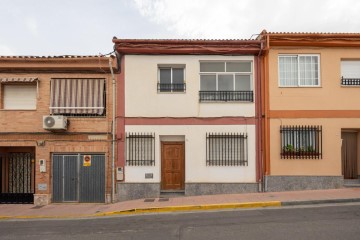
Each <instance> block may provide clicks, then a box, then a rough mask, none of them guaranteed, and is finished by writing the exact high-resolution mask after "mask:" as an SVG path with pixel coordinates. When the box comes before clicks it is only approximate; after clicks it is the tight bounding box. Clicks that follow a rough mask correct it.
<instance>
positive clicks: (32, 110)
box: [0, 109, 37, 112]
mask: <svg viewBox="0 0 360 240" xmlns="http://www.w3.org/2000/svg"><path fill="white" fill-rule="evenodd" d="M0 111H4V112H6V111H9V112H15V111H26V112H34V111H37V109H0Z"/></svg>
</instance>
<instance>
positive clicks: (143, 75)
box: [114, 39, 259, 200]
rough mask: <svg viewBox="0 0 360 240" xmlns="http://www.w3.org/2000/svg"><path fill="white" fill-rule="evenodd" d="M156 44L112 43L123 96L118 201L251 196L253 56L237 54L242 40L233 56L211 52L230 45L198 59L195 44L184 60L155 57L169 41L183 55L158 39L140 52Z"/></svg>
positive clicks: (254, 141)
mask: <svg viewBox="0 0 360 240" xmlns="http://www.w3.org/2000/svg"><path fill="white" fill-rule="evenodd" d="M135 41H136V40H135ZM154 41H155V42H156V41H161V40H144V42H143V43H142V45H140V47H139V43H138V42H136V44H135V43H132V42H131V41H130V40H119V39H117V40H114V42H115V46H116V50H117V51H118V53H120V54H121V57H120V59H121V62H122V63H121V65H122V69H121V74H120V79H119V82H120V84H121V82H123V85H122V86H120V88H118V89H122V90H123V93H124V97H123V100H124V101H123V102H124V107H123V108H122V109H121V111H123V114H124V121H123V124H124V126H120V129H121V127H122V129H123V131H124V132H123V134H124V135H123V136H124V137H123V140H124V143H123V144H124V145H123V146H122V147H120V148H119V149H123V150H124V151H123V152H121V151H119V156H120V160H119V161H118V164H119V165H120V166H121V167H123V171H124V178H123V181H119V182H118V185H117V187H118V189H117V190H118V196H119V198H120V200H126V199H135V198H144V197H159V196H160V195H162V194H169V193H171V194H174V193H176V194H185V195H202V194H219V193H238V192H256V191H257V189H258V185H257V182H258V179H257V177H258V176H257V167H258V162H257V157H258V156H257V153H256V152H257V141H259V139H257V138H258V137H257V131H258V130H257V127H256V124H257V121H256V104H257V93H256V85H257V83H256V78H257V71H258V70H257V62H256V57H255V56H254V54H250V53H248V52H246V54H241V51H240V50H241V49H242V48H243V45H241V44H245V43H242V42H241V40H240V41H237V42H241V44H240V45H239V50H238V52H237V53H236V54H231V55H228V54H224V55H221V54H214V53H215V50H216V49H218V50H224V49H225V50H228V51H230V49H231V47H230V45H229V46H228V45H226V44H225V43H227V42H228V41H224V42H222V43H223V44H222V45H221V44H219V45H215V46H216V47H215V50H211V51H210V50H209V52H208V53H203V54H197V53H196V51H197V48H200V47H199V46H196V45H195V44H200V45H201V43H198V42H197V40H193V41H192V42H191V43H190V44H192V45H194V46H193V48H194V49H193V50H192V51H190V53H189V52H187V51H183V52H181V54H179V52H177V50H169V52H166V53H163V52H161V50H163V49H166V46H165V45H166V44H168V43H169V41H170V44H172V43H173V42H172V41H174V44H175V48H177V49H178V50H179V51H182V50H184V49H185V47H184V46H182V44H181V41H180V43H179V40H164V42H163V44H161V45H158V46H157V47H154V46H152V47H151V48H150V49H152V50H153V52H152V53H148V51H145V50H144V48H146V47H149V46H150V45H152V44H153V43H154ZM166 41H167V42H166ZM183 41H186V40H183ZM212 41H213V40H208V41H207V43H206V44H208V43H212ZM234 41H235V40H234ZM254 42H256V41H254ZM132 44H133V45H132ZM238 44H239V43H238ZM141 47H143V48H141ZM232 47H233V46H232ZM129 48H131V49H133V51H138V52H136V54H133V52H132V51H130V50H129ZM194 53H195V54H194ZM119 94H121V93H119V92H118V95H119ZM122 154H123V156H121V155H122ZM122 157H123V159H122Z"/></svg>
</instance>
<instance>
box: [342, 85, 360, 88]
mask: <svg viewBox="0 0 360 240" xmlns="http://www.w3.org/2000/svg"><path fill="white" fill-rule="evenodd" d="M340 87H343V88H359V87H360V85H340Z"/></svg>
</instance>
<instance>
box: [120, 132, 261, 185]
mask: <svg viewBox="0 0 360 240" xmlns="http://www.w3.org/2000/svg"><path fill="white" fill-rule="evenodd" d="M125 131H126V132H143V133H146V132H148V133H150V132H151V133H155V136H156V139H155V166H151V167H143V166H125V182H127V183H146V182H148V183H151V182H153V183H159V182H161V144H160V140H159V139H160V137H163V136H171V135H172V136H174V135H177V136H185V182H186V183H211V182H213V183H254V182H255V179H256V173H255V172H256V171H255V166H256V165H255V164H256V160H255V140H256V139H255V125H216V126H213V125H187V126H185V125H182V126H173V125H172V126H165V125H162V126H129V125H128V126H126V128H125ZM216 132H217V133H232V132H233V133H234V132H237V133H239V132H242V133H245V132H246V133H247V134H248V144H247V145H248V166H226V167H219V166H206V133H216ZM175 140H176V138H175ZM145 173H153V175H154V178H153V179H145Z"/></svg>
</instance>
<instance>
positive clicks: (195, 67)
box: [125, 55, 255, 117]
mask: <svg viewBox="0 0 360 240" xmlns="http://www.w3.org/2000/svg"><path fill="white" fill-rule="evenodd" d="M201 60H204V61H205V60H221V61H226V60H232V61H234V60H252V61H253V60H254V57H253V56H211V55H200V56H198V55H195V56H191V55H126V56H125V114H126V117H219V116H244V117H252V116H255V103H248V102H235V103H231V102H230V103H229V102H218V103H214V102H211V103H199V90H200V61H201ZM158 64H185V65H186V67H185V82H186V92H185V93H158V92H157V82H158ZM254 72H255V69H254V64H253V76H252V79H253V84H252V85H253V86H254V77H255V76H254ZM253 89H254V88H253ZM254 99H255V94H254Z"/></svg>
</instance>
